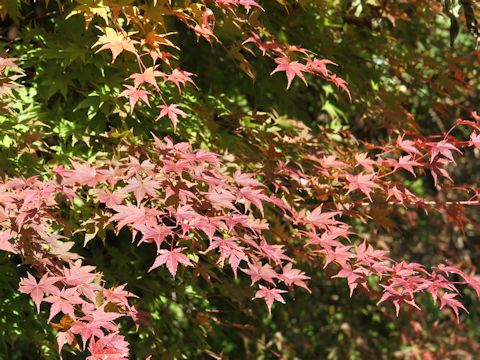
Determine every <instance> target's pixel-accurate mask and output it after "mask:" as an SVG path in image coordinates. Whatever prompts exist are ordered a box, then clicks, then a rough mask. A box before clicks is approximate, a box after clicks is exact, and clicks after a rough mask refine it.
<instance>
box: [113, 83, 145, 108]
mask: <svg viewBox="0 0 480 360" xmlns="http://www.w3.org/2000/svg"><path fill="white" fill-rule="evenodd" d="M123 86H124V87H126V89H125V90H123V91H122V92H121V93H120V95H119V96H125V97H128V101H129V103H130V113H133V110H134V109H135V105H136V104H137V102H138V100H142V101H143V102H144V103H146V104H147V105H148V106H150V102H149V101H148V94H150V93H149V92H148V91H146V90H140V89H137V88H136V87H135V86H131V85H123Z"/></svg>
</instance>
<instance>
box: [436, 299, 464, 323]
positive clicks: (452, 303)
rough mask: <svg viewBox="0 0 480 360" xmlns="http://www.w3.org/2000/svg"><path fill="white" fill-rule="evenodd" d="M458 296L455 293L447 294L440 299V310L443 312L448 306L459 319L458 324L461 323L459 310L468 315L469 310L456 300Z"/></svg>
mask: <svg viewBox="0 0 480 360" xmlns="http://www.w3.org/2000/svg"><path fill="white" fill-rule="evenodd" d="M457 296H458V294H455V293H445V294H443V296H441V297H440V310H442V309H443V308H444V307H445V306H448V307H449V308H451V309H452V310H453V312H454V313H455V316H456V318H457V323H460V318H459V313H458V309H459V308H460V309H462V310H464V311H465V312H466V313H468V310H467V309H466V308H465V306H463V304H462V303H461V302H460V301H458V300H456V299H455V297H457Z"/></svg>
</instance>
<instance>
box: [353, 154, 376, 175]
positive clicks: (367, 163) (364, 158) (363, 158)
mask: <svg viewBox="0 0 480 360" xmlns="http://www.w3.org/2000/svg"><path fill="white" fill-rule="evenodd" d="M355 160H356V161H357V163H358V164H359V165H362V166H363V167H364V168H365V170H367V171H370V172H373V166H372V165H373V164H375V161H374V160H372V159H370V158H369V157H368V154H367V153H360V154H357V155H355Z"/></svg>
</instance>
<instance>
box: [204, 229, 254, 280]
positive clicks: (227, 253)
mask: <svg viewBox="0 0 480 360" xmlns="http://www.w3.org/2000/svg"><path fill="white" fill-rule="evenodd" d="M217 248H218V249H219V250H220V259H219V260H218V263H219V264H221V265H222V266H223V264H224V262H225V260H226V259H228V261H229V264H230V267H231V268H232V270H233V274H234V276H235V279H236V278H237V269H238V266H239V264H240V262H241V261H242V260H244V261H248V258H247V256H246V255H245V252H244V250H245V249H244V248H243V247H241V246H240V245H238V244H237V243H236V242H235V238H228V239H223V238H220V237H214V238H213V241H212V242H211V243H210V246H209V247H208V249H207V250H205V253H208V252H210V251H212V250H214V249H217Z"/></svg>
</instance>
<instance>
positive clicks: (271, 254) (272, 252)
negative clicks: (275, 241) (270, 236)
mask: <svg viewBox="0 0 480 360" xmlns="http://www.w3.org/2000/svg"><path fill="white" fill-rule="evenodd" d="M260 251H261V253H262V254H263V255H265V256H266V257H267V258H269V259H270V260H273V261H274V262H275V263H276V264H277V265H280V264H281V263H282V260H288V261H291V260H292V259H290V258H289V257H288V256H286V255H285V254H284V250H283V245H271V244H269V243H267V242H266V241H265V239H263V240H262V242H261V243H260Z"/></svg>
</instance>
